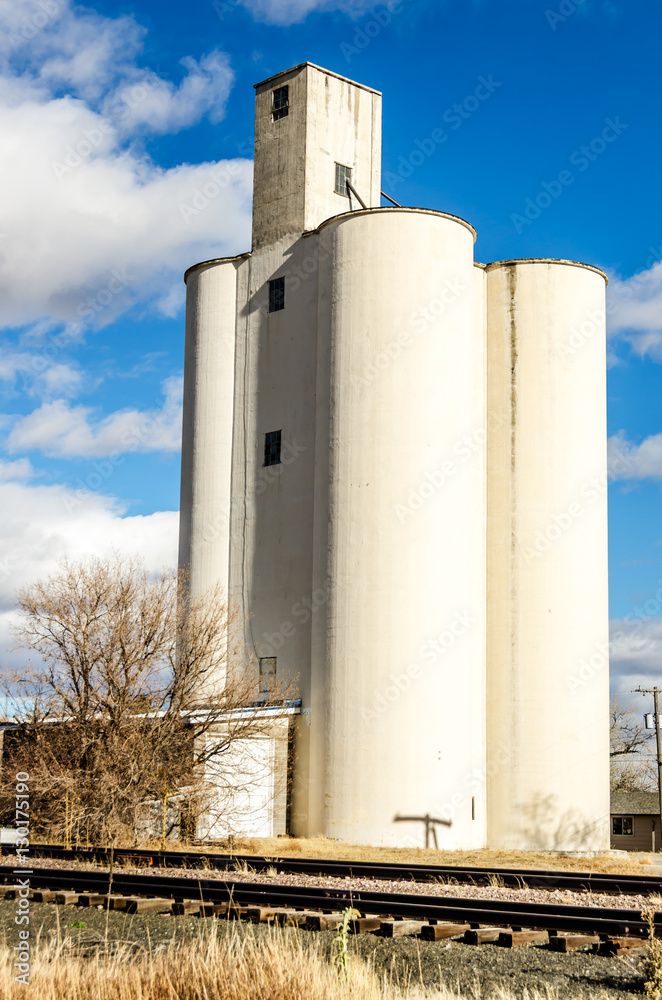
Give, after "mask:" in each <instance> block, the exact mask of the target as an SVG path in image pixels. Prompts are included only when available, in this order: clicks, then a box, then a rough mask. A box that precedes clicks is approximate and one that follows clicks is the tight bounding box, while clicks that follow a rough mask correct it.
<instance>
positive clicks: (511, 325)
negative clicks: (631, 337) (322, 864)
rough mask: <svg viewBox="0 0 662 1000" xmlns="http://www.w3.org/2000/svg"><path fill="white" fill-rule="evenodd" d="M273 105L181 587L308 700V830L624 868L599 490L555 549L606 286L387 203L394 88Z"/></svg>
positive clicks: (202, 409) (264, 115)
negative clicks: (581, 677) (503, 253)
mask: <svg viewBox="0 0 662 1000" xmlns="http://www.w3.org/2000/svg"><path fill="white" fill-rule="evenodd" d="M256 91H257V96H256V130H255V132H256V146H255V187H254V209H253V248H252V251H251V252H250V253H246V254H243V255H241V256H239V257H236V258H229V259H224V260H213V261H206V262H204V263H202V264H198V265H195V266H194V267H192V268H191V269H189V271H188V272H187V275H186V280H187V329H186V361H185V390H184V436H183V458H182V503H181V531H180V564H181V565H182V566H183V567H187V568H188V570H189V572H190V581H191V588H192V590H193V591H194V592H195V593H202V592H204V591H205V590H206V589H207V588H208V587H210V586H211V585H213V584H219V583H220V584H221V585H222V586H223V587H224V588H225V589H226V591H227V593H228V595H229V598H230V601H231V602H232V603H233V604H234V605H235V606H237V607H238V608H239V609H240V610H241V612H242V614H243V616H244V617H245V619H246V621H247V626H246V647H247V653H249V654H251V655H252V656H253V657H254V658H255V659H256V660H257V661H258V662H259V663H260V669H261V670H263V671H264V672H265V673H271V672H273V671H274V670H275V671H276V675H277V677H278V676H280V677H287V676H290V677H296V678H297V682H298V686H299V692H300V696H301V706H302V712H301V715H300V716H299V717H298V718H297V723H296V737H295V743H296V754H295V765H294V775H293V784H292V801H291V812H290V815H291V820H290V828H291V832H292V833H294V834H298V835H313V834H316V833H323V834H326V835H327V836H330V837H337V838H339V839H343V840H352V841H362V842H372V843H390V844H412V843H414V844H420V843H421V830H422V827H421V822H420V820H417V819H407V818H406V817H423V816H425V815H426V814H430V815H432V816H435V817H439V818H442V819H445V820H446V825H445V826H441V827H439V828H438V831H437V836H438V840H439V843H440V846H442V845H443V846H448V847H480V846H483V845H485V844H486V843H489V844H490V845H494V846H499V847H506V846H512V847H515V846H516V847H522V848H526V847H527V846H530V847H543V846H547V847H559V848H566V849H569V848H572V847H579V846H581V847H587V846H590V847H605V846H608V826H607V822H608V781H607V765H608V759H607V753H606V749H605V739H606V708H605V691H606V681H607V671H606V669H605V670H604V671H603V672H602V673H601V672H600V671H597V672H594V674H593V675H591V677H590V678H589V680H585V681H582V682H581V683H580V684H579V685H577V684H575V683H574V682H573V678H574V677H575V674H577V672H578V671H580V669H581V661H582V659H583V658H585V657H590V656H591V655H592V653H593V652H594V651H595V650H596V649H599V648H600V647H601V644H602V642H603V641H604V636H605V629H606V622H607V608H606V599H605V587H606V567H605V556H606V522H605V510H606V506H605V504H606V499H605V494H604V491H603V492H602V493H601V494H600V495H598V497H597V500H596V501H595V502H594V504H593V505H592V506H590V509H589V504H588V501H586V500H585V501H584V506H585V508H586V509H585V510H584V511H583V515H584V516H583V517H582V518H574V519H573V518H571V522H570V527H569V528H567V529H566V530H564V531H563V533H562V535H561V536H559V538H558V539H553V540H551V541H550V540H549V537H548V536H549V535H550V533H551V535H554V534H555V532H554V531H553V530H552V531H550V530H548V529H549V528H550V526H553V525H554V524H556V522H555V520H554V519H555V518H556V517H558V516H559V515H563V514H564V513H565V511H566V507H567V506H568V505H569V504H571V503H573V502H574V498H575V497H576V496H577V494H579V495H578V496H577V502H579V503H581V502H582V497H581V493H582V489H583V486H584V483H585V482H589V481H590V480H591V478H592V477H594V476H600V475H602V474H603V473H604V471H605V469H606V454H605V442H606V430H605V412H604V411H605V405H604V399H605V388H604V339H603V335H604V278H603V276H602V275H601V273H600V272H597V271H596V269H595V268H590V267H586V266H584V265H576V264H573V263H571V262H562V261H517V262H507V263H505V264H494V265H489V266H488V267H487V268H485V267H484V265H480V264H476V263H475V262H474V260H473V243H474V239H475V233H474V231H473V229H472V227H471V226H470V225H469V224H468V223H466V222H464V221H463V220H461V219H458V218H455V217H453V216H450V215H447V214H445V213H442V212H434V211H430V210H426V209H419V208H395V207H392V208H380V207H379V206H380V157H381V144H380V132H381V128H380V115H381V98H380V95H379V94H378V93H377V92H376V91H373V90H370V89H369V88H367V87H364V86H361V85H360V84H356V83H353V82H351V81H349V80H346V79H344V78H342V77H339V76H337V75H336V74H334V73H330V72H327V71H325V70H322V69H320V68H318V67H316V66H313V65H311V64H310V63H305V64H303V65H301V66H297V67H295V68H294V69H291V70H288V71H287V72H285V73H281V74H279V75H278V76H276V77H272V78H271V79H269V80H266V81H265V82H263V83H261V84H259V85H258V86H257V88H256ZM348 181H349V185H348V183H347V182H348ZM585 314H586V316H589V315H590V316H592V317H593V321H594V322H595V323H597V327H598V334H597V335H596V336H595V337H594V338H592V339H591V345H592V346H591V348H590V350H588V351H586V352H585V353H583V354H581V356H577V357H568V356H564V353H563V347H564V345H565V344H566V343H567V341H568V339H569V338H570V336H571V332H572V328H573V325H576V324H579V325H580V326H581V323H582V322H585V321H586V319H585ZM596 316H597V318H596ZM601 335H602V342H601ZM582 477H584V478H582ZM562 520H563V518H562ZM563 523H565V521H563ZM540 532H542V537H543V538H545V539H547V541H548V542H549V549H545V550H544V551H542V552H540V553H539V554H538V556H539V557H538V556H535V557H534V556H531V554H530V552H531V551H534V552H536V551H537V549H536V543H537V539H538V534H539V533H540ZM538 548H544V545H541V544H538ZM596 581H597V584H598V585H597V587H596ZM589 592H590V593H589ZM584 673H585V672H584ZM219 684H222V678H219ZM601 727H604V733H603V732H602V728H601ZM270 832H284V831H280V830H275V829H274V830H273V831H270Z"/></svg>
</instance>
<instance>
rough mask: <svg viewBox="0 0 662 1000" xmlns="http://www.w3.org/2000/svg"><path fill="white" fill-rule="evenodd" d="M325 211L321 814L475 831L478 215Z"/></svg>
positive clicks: (385, 838) (334, 821)
mask: <svg viewBox="0 0 662 1000" xmlns="http://www.w3.org/2000/svg"><path fill="white" fill-rule="evenodd" d="M321 228H322V229H323V230H325V232H324V238H325V245H326V247H327V256H326V258H325V259H326V264H325V266H324V268H323V269H321V271H320V308H319V317H320V320H319V324H320V326H319V340H318V343H319V347H318V357H319V361H318V364H320V365H323V366H327V368H326V370H325V379H324V381H325V382H326V384H327V385H328V386H329V390H328V401H327V402H325V403H324V404H322V403H320V405H321V406H322V405H323V406H324V407H325V408H326V406H327V405H328V425H327V426H328V435H327V436H326V443H325V447H326V448H328V469H329V472H328V477H327V479H326V483H325V486H324V490H322V488H321V487H320V488H319V490H318V494H317V495H316V520H317V521H318V524H319V525H320V526H323V527H324V530H325V531H327V532H328V534H327V536H326V538H327V542H326V546H325V551H326V553H327V562H326V581H325V584H324V585H325V587H326V592H327V600H326V619H325V662H324V665H323V668H321V669H319V670H314V671H313V677H314V678H315V677H316V678H317V681H316V682H315V683H316V684H317V685H318V686H319V687H320V689H322V694H321V696H320V697H319V698H318V699H317V700H318V702H319V703H320V704H321V705H323V706H324V708H323V724H324V727H325V733H324V740H323V747H324V749H323V757H324V759H323V771H324V780H323V788H324V795H323V802H322V804H321V808H322V810H323V829H324V832H325V833H326V835H327V836H330V837H337V838H339V839H342V840H349V841H353V842H359V843H373V844H378V843H390V844H401V845H405V844H410V845H411V844H415V845H417V846H420V845H422V843H423V842H424V830H425V822H424V817H425V816H426V815H427V816H430V817H433V818H439V819H445V820H446V821H447V823H448V824H449V825H445V826H439V827H437V838H438V843H439V846H440V847H442V846H449V847H450V846H463V847H467V846H471V845H481V844H482V842H483V837H484V830H485V805H484V788H483V784H484V783H482V782H481V781H480V775H481V774H482V773H483V771H484V759H483V746H484V744H483V724H484V690H483V677H482V670H483V637H484V621H483V600H482V596H483V562H482V551H483V550H482V546H483V530H484V520H485V510H484V499H483V497H484V492H483V490H484V486H483V483H484V479H483V476H482V474H481V473H480V465H481V463H482V462H483V454H484V449H483V448H481V447H480V437H481V434H483V429H484V405H483V389H482V384H483V383H482V379H483V362H484V359H483V346H482V345H483V331H482V324H481V323H480V322H479V321H478V320H477V316H476V313H475V296H474V281H475V280H476V279H475V276H474V268H473V238H474V233H473V230H472V229H471V227H470V226H469V225H468V224H467V223H464V222H463V221H462V220H459V219H456V218H454V217H452V216H448V215H444V214H442V213H438V212H431V211H424V210H416V209H408V210H407V209H384V210H378V211H374V210H373V211H367V212H354V213H352V214H351V215H348V216H345V217H341V218H338V219H334V220H331V221H330V222H329V223H326V224H324V226H323V227H321ZM320 382H321V380H320V378H319V377H318V385H320ZM325 412H327V411H326V410H325ZM321 441H322V436H321V435H319V436H318V449H319V453H320V457H319V459H318V460H319V461H320V462H321V461H322V455H321V447H322V444H321ZM483 444H484V441H483ZM316 459H317V455H316ZM324 491H326V497H325V505H324V510H325V514H324V516H322V514H321V510H322V506H323V505H322V503H321V496H322V493H323V492H324ZM318 512H319V513H318ZM319 645H321V644H319ZM313 721H315V720H313ZM401 817H407V819H401Z"/></svg>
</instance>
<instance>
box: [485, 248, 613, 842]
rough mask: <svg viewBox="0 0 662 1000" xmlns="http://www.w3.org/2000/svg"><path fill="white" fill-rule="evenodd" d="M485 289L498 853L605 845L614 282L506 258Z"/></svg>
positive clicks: (568, 264) (580, 268)
mask: <svg viewBox="0 0 662 1000" xmlns="http://www.w3.org/2000/svg"><path fill="white" fill-rule="evenodd" d="M487 285H488V297H487V301H488V314H487V330H488V338H487V342H488V357H487V384H488V417H489V419H490V421H491V422H492V426H493V430H492V433H491V434H490V435H489V437H488V442H489V446H488V465H487V490H488V536H487V537H488V550H487V648H488V673H487V718H488V722H487V731H488V742H487V750H488V756H487V773H488V817H489V818H488V843H489V845H490V846H491V847H494V848H501V847H503V848H510V849H519V848H521V849H529V850H531V849H566V850H581V849H594V848H605V847H607V846H608V843H609V833H608V821H609V816H608V801H609V785H608V779H609V775H608V761H609V747H608V736H609V732H608V725H607V718H608V683H609V667H608V663H609V660H608V617H607V616H608V612H607V450H606V443H607V440H606V439H607V435H606V372H605V276H604V275H603V274H602V272H600V271H598V270H597V269H596V268H593V267H589V266H587V265H579V264H575V263H574V262H572V261H557V260H519V261H504V262H499V263H496V264H490V265H489V266H488V268H487ZM584 664H586V665H588V666H589V669H588V670H586V669H585V668H584V666H583V665H584ZM591 665H593V666H591Z"/></svg>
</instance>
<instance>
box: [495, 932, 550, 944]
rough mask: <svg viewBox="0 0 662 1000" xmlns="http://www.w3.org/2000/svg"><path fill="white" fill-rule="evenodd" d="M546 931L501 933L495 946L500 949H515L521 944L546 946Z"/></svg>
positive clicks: (547, 938)
mask: <svg viewBox="0 0 662 1000" xmlns="http://www.w3.org/2000/svg"><path fill="white" fill-rule="evenodd" d="M548 941H549V934H548V933H547V931H513V930H511V931H501V933H500V934H499V937H498V938H497V941H496V944H498V945H501V947H502V948H517V947H518V946H519V945H522V944H547V943H548Z"/></svg>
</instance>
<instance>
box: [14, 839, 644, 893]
mask: <svg viewBox="0 0 662 1000" xmlns="http://www.w3.org/2000/svg"><path fill="white" fill-rule="evenodd" d="M30 853H31V855H33V856H35V857H40V856H41V857H50V858H59V859H62V860H67V861H75V860H83V861H97V862H103V863H106V864H107V863H108V862H109V861H110V853H109V851H108V850H106V849H105V848H78V849H76V850H67V849H65V848H63V847H59V846H58V845H53V844H44V845H42V844H34V845H31V846H30ZM115 858H116V860H122V861H132V860H133V861H135V862H136V864H148V865H150V866H154V867H159V868H213V869H217V870H221V871H232V870H233V869H235V870H236V869H237V868H241V867H242V866H243V865H247V866H248V867H249V868H251V869H253V870H254V871H256V872H261V871H266V870H267V869H273V868H275V869H276V870H277V871H278V872H279V873H282V874H300V875H332V876H336V877H337V878H372V879H388V880H389V881H408V882H437V881H441V880H444V881H450V882H457V883H458V884H469V885H490V884H492V885H495V884H500V885H503V886H506V887H514V888H519V889H572V890H574V891H575V892H581V891H588V892H596V893H597V892H603V893H617V894H618V893H622V894H624V895H644V896H647V895H650V894H651V893H662V878H660V877H655V876H646V875H604V874H601V873H593V872H559V871H531V870H530V869H524V868H456V867H454V866H453V865H407V864H404V865H403V864H388V865H385V864H379V863H374V862H365V861H361V862H350V861H327V860H319V859H315V858H278V857H262V856H253V855H250V854H208V853H201V852H198V851H183V852H182V851H148V850H139V849H128V848H127V849H121V850H117V851H116V852H115Z"/></svg>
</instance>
